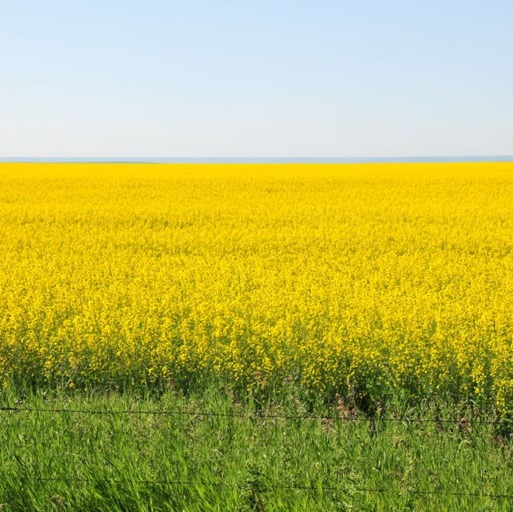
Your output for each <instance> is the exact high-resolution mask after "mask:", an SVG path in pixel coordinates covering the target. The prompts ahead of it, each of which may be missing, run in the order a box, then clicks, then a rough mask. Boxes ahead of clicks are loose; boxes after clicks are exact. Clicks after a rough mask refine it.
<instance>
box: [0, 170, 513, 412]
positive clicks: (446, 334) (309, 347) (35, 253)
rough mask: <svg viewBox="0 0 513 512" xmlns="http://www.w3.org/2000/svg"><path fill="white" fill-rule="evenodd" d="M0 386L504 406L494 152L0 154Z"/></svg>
mask: <svg viewBox="0 0 513 512" xmlns="http://www.w3.org/2000/svg"><path fill="white" fill-rule="evenodd" d="M0 235H1V237H0V379H1V383H2V384H3V385H4V386H8V385H9V383H12V382H25V383H32V384H36V385H40V386H42V385H46V386H56V385H59V386H65V387H67V388H70V389H73V388H84V389H87V388H89V387H92V386H105V387H114V388H115V387H124V386H135V387H137V386H141V387H142V386H171V387H173V386H194V385H198V386H199V385H201V383H203V382H207V381H208V382H219V383H222V384H223V385H224V386H227V387H229V388H233V389H234V390H237V389H239V390H260V391H265V390H269V391H270V390H280V389H282V388H285V387H287V386H290V385H297V386H299V387H300V388H301V389H304V390H306V391H308V392H311V393H314V394H318V395H319V396H326V397H334V396H337V395H340V396H342V397H346V398H349V399H351V398H353V399H355V400H356V399H365V398H370V399H373V398H376V399H383V400H385V399H388V398H390V397H394V396H396V397H406V398H408V397H410V398H411V397H413V398H417V399H423V398H431V397H438V396H441V397H450V398H451V399H455V400H469V399H471V400H475V401H476V402H477V403H486V404H491V405H493V406H494V407H496V408H497V409H498V410H499V411H503V412H505V411H508V410H510V409H511V408H512V407H513V406H512V401H513V349H512V341H513V163H472V164H355V165H304V164H298V165H270V164H268V165H257V164H248V165H236V164H230V165H213V164H212V165H189V164H187V165H185V164H184V165H157V164H148V165H146V164H144V165H143V164H133V165H132V164H105V165H104V164H0Z"/></svg>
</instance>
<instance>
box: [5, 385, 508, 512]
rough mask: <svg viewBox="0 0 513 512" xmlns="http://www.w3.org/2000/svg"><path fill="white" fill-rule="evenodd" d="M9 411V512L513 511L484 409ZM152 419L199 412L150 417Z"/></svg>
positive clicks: (85, 402) (497, 435)
mask: <svg viewBox="0 0 513 512" xmlns="http://www.w3.org/2000/svg"><path fill="white" fill-rule="evenodd" d="M17 401H18V402H21V403H18V404H16V402H17ZM0 402H1V403H0V405H1V406H3V407H16V408H18V409H20V410H18V411H7V410H4V411H1V412H0V510H2V511H24V512H28V511H32V510H41V511H48V510H80V511H90V510H91V511H92V510H102V511H103V510H108V511H118V510H119V511H149V510H166V511H174V510H176V511H178V510H179V511H214V510H218V511H252V510H254V511H258V512H261V511H274V510H287V511H288V510H297V511H310V510H319V511H329V510H337V511H343V510H351V511H356V510H358V511H378V510H387V511H388V510H397V511H403V510H415V511H422V510H466V511H471V510H475V511H484V510H490V511H492V510H493V511H498V510H499V511H500V510H504V511H507V510H511V509H512V508H513V498H500V497H493V496H492V495H511V496H513V480H512V479H511V474H512V471H513V441H512V440H510V436H509V432H508V429H507V428H501V429H498V427H497V425H495V424H491V423H487V422H488V421H491V420H493V418H492V417H490V416H487V417H483V416H480V415H479V411H476V410H475V409H472V408H465V410H463V409H460V410H459V412H456V411H455V409H454V408H449V407H447V408H445V409H443V408H442V409H440V408H438V409H436V410H435V409H434V408H433V407H430V406H420V405H419V406H418V407H417V408H416V409H415V410H410V411H404V410H403V411H402V412H401V411H399V409H397V410H396V411H395V413H394V412H393V410H392V409H390V410H389V411H388V412H387V413H386V414H385V416H384V417H381V418H378V419H376V420H369V419H368V418H365V417H364V416H362V415H361V413H360V414H356V416H355V418H354V419H340V418H339V419H322V418H311V419H299V418H283V417H269V415H271V414H272V415H278V416H281V415H292V416H295V415H305V414H315V415H327V416H330V417H332V416H333V415H334V414H335V413H336V414H338V415H339V416H340V415H341V416H342V417H345V415H350V417H352V416H351V415H352V414H353V412H352V411H349V410H348V409H346V408H343V407H341V406H339V407H338V408H337V407H335V406H332V407H327V406H325V405H322V404H317V405H316V404H313V405H312V404H310V408H309V410H307V409H306V408H305V406H304V405H303V404H302V403H301V402H298V401H296V400H294V399H290V400H289V401H287V402H284V401H281V403H275V404H273V405H272V406H271V405H267V406H265V407H262V406H261V405H260V406H259V405H258V404H255V403H254V402H252V401H251V400H250V399H249V400H247V401H245V402H244V404H242V403H239V402H237V401H236V400H234V399H233V398H230V397H229V396H228V395H227V394H226V393H223V392H220V391H216V390H215V389H211V390H209V391H206V392H203V393H202V394H201V395H200V396H194V395H190V396H187V397H185V396H183V395H179V394H176V393H172V392H168V393H166V394H164V395H163V396H161V397H159V398H155V397H135V396H134V395H133V394H128V393H124V394H111V395H100V394H96V395H94V394H91V395H89V396H84V395H80V394H79V393H77V394H75V396H70V395H69V394H65V393H58V392H54V393H52V394H48V395H46V396H43V394H41V393H39V394H37V393H36V394H31V395H30V396H28V397H22V396H20V394H17V393H14V392H12V391H8V392H5V393H4V394H3V395H2V398H1V401H0ZM26 409H36V411H31V412H30V411H27V410H26ZM48 409H66V410H74V411H98V412H99V411H104V412H105V414H87V413H83V412H50V411H46V412H45V411H42V410H48ZM148 410H152V411H157V410H159V411H182V412H184V413H187V414H180V415H178V414H177V415H167V414H141V413H140V412H141V411H148ZM126 411H132V412H133V413H126ZM197 411H201V412H203V413H215V415H208V414H207V415H200V414H194V412H197ZM116 412H117V413H116ZM112 413H115V414H112ZM118 413H119V414H118ZM418 417H427V418H429V419H431V420H435V419H436V420H437V421H426V422H420V421H417V419H416V418H418ZM407 418H409V419H407ZM462 418H464V419H463V420H462V421H459V420H461V419H462ZM386 419H388V420H393V421H383V420H386ZM443 420H450V421H448V422H447V423H445V422H444V421H443ZM453 420H455V421H453ZM467 420H469V421H467ZM431 493H432V494H431ZM459 493H461V495H460V494H459ZM472 494H476V495H480V496H472ZM486 495H488V496H486Z"/></svg>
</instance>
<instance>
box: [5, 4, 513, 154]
mask: <svg viewBox="0 0 513 512" xmlns="http://www.w3.org/2000/svg"><path fill="white" fill-rule="evenodd" d="M512 91H513V2H511V1H498V0H490V1H488V2H483V1H475V0H467V1H456V0H446V1H439V0H434V1H429V2H428V1H421V2H411V1H406V0H404V1H398V0H391V1H388V2H385V1H376V0H367V1H361V2H354V1H345V0H339V1H329V0H317V1H315V2H314V1H301V0H297V1H294V2H292V1H284V0H274V1H270V0H260V1H258V2H257V1H247V2H240V1H229V0H219V1H210V2H209V1H199V0H196V1H194V0H191V1H187V2H183V1H164V0H149V1H146V2H140V1H130V0H128V1H114V0H102V1H99V0H90V1H88V2H85V1H73V0H66V1H64V0H48V1H40V0H38V1H35V0H0V159H6V158H11V157H19V158H36V157H40V158H52V157H56V158H144V157H147V158H156V157H165V158H223V157H226V158H351V157H360V158H375V157H385V158H386V157H410V156H427V157H440V156H442V157H443V156H477V155H479V156H486V155H513V92H512Z"/></svg>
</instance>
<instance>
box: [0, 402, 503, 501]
mask: <svg viewBox="0 0 513 512" xmlns="http://www.w3.org/2000/svg"><path fill="white" fill-rule="evenodd" d="M0 413H20V414H22V413H28V414H47V413H49V414H84V415H156V416H187V417H214V418H215V417H220V418H238V419H255V420H273V419H274V420H280V419H281V420H290V421H316V420H317V421H319V420H320V421H340V422H368V423H369V424H371V425H375V424H377V423H380V422H383V423H402V424H405V425H413V424H419V423H420V424H422V423H431V424H440V425H450V424H453V425H457V426H459V427H462V426H463V427H464V428H468V427H470V426H471V425H474V424H477V425H494V426H497V425H500V424H501V420H499V419H497V420H482V419H477V418H467V417H463V418H461V417H460V418H450V419H448V418H422V417H414V416H413V417H408V416H404V417H397V418H394V417H379V416H377V417H368V416H362V415H331V416H330V415H308V414H277V413H260V412H255V413H235V412H233V413H230V412H214V411H180V410H161V409H124V410H113V409H76V408H73V409H72V408H69V409H68V408H62V407H59V408H52V407H48V408H46V407H45V408H41V407H21V406H16V405H15V406H1V407H0ZM512 430H513V426H512ZM509 436H510V437H513V432H512V433H510V434H509ZM23 478H24V479H25V480H30V481H34V482H41V483H44V482H61V483H68V484H82V485H83V484H87V483H92V482H95V480H92V479H87V478H78V477H40V476H33V477H32V476H26V475H25V476H24V477H23ZM102 481H103V483H108V484H117V485H120V484H121V485H122V484H137V485H154V486H169V487H190V488H196V487H198V486H206V487H208V486H212V487H219V488H222V487H225V488H240V489H241V488H247V487H248V483H247V482H246V483H243V484H236V483H229V482H211V481H191V480H135V481H134V480H129V479H104V480H102ZM250 487H251V492H252V493H253V494H254V495H255V496H256V499H257V501H258V503H259V507H260V508H257V510H264V506H263V503H262V502H261V499H260V494H265V493H270V492H271V493H272V492H277V491H285V492H287V491H303V492H339V491H341V488H340V487H334V486H322V485H320V486H319V485H315V486H312V485H265V484H261V483H259V484H255V485H253V486H250ZM347 492H351V493H369V494H388V493H393V492H397V491H396V490H392V489H386V488H366V487H354V486H351V488H350V489H348V490H347ZM402 492H403V493H406V494H409V495H412V496H450V497H455V498H475V499H485V498H488V499H495V500H511V501H512V502H513V494H502V493H479V492H456V491H444V490H420V489H404V490H403V491H402Z"/></svg>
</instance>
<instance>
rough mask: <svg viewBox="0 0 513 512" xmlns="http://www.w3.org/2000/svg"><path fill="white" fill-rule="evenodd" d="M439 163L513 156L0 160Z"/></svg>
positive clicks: (511, 159) (510, 159)
mask: <svg viewBox="0 0 513 512" xmlns="http://www.w3.org/2000/svg"><path fill="white" fill-rule="evenodd" d="M409 162H411V163H437V162H439V163H443V162H513V155H511V156H510V155H489V156H481V155H476V156H396V157H393V156H392V157H0V163H325V164H330V163H333V164H336V163H409Z"/></svg>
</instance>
